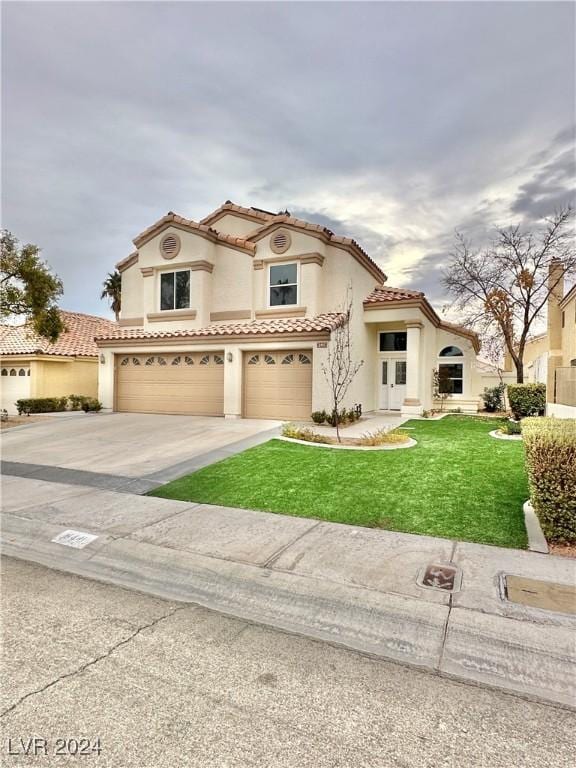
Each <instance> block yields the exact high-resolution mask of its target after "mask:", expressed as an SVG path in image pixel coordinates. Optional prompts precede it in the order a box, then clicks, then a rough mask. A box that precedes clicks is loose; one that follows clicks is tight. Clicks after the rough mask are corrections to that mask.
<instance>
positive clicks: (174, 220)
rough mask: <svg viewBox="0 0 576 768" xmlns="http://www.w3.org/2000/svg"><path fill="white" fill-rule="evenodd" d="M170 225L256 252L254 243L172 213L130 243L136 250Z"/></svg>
mask: <svg viewBox="0 0 576 768" xmlns="http://www.w3.org/2000/svg"><path fill="white" fill-rule="evenodd" d="M170 224H174V225H175V226H177V227H181V228H183V229H189V230H193V231H196V232H199V233H200V234H202V235H204V236H205V237H208V238H209V239H210V240H212V241H214V242H218V241H219V242H222V243H226V244H227V245H232V246H234V247H236V248H241V249H242V250H244V251H248V252H250V253H254V251H255V250H256V246H255V245H254V243H249V242H248V241H247V240H245V239H244V238H243V237H236V236H235V235H224V234H222V233H220V232H217V231H216V230H215V229H212V227H209V226H208V225H207V224H201V223H200V224H199V223H198V222H197V221H192V219H185V218H184V217H183V216H178V214H176V213H173V212H172V211H169V212H168V213H167V214H166V216H162V218H161V219H158V221H156V222H155V223H154V224H152V226H150V227H148V228H147V229H145V230H144V231H143V232H140V234H139V235H138V236H137V237H135V238H134V240H133V241H132V242H133V243H134V245H135V246H136V247H137V248H139V247H140V246H141V245H143V244H144V243H146V242H147V241H148V240H150V239H151V238H152V237H154V236H155V235H156V234H157V233H158V232H159V231H160V230H161V229H163V228H164V227H165V226H166V225H170Z"/></svg>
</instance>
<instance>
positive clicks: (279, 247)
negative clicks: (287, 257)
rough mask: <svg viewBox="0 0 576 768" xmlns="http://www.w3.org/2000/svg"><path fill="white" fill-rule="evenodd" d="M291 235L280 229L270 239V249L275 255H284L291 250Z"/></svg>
mask: <svg viewBox="0 0 576 768" xmlns="http://www.w3.org/2000/svg"><path fill="white" fill-rule="evenodd" d="M290 242H291V241H290V233H289V232H287V231H286V230H285V229H279V230H278V231H277V232H275V233H274V234H273V235H272V238H271V239H270V248H272V250H273V251H274V253H284V251H287V250H288V248H290Z"/></svg>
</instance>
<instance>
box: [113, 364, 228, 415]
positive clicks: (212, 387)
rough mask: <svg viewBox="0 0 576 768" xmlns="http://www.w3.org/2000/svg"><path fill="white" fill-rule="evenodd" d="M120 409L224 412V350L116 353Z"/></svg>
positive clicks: (216, 413) (132, 410)
mask: <svg viewBox="0 0 576 768" xmlns="http://www.w3.org/2000/svg"><path fill="white" fill-rule="evenodd" d="M116 410H117V411H130V412H137V413H138V412H139V413H185V414H190V415H194V416H222V415H223V413H224V353H223V352H210V353H207V352H182V353H177V354H164V355H150V354H147V355H143V354H140V355H117V356H116Z"/></svg>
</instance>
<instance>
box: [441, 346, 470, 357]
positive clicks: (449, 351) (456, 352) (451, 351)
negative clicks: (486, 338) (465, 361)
mask: <svg viewBox="0 0 576 768" xmlns="http://www.w3.org/2000/svg"><path fill="white" fill-rule="evenodd" d="M438 357H464V353H463V352H462V350H461V349H460V347H444V349H443V350H442V351H441V352H440V354H439V355H438Z"/></svg>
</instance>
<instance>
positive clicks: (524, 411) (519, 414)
mask: <svg viewBox="0 0 576 768" xmlns="http://www.w3.org/2000/svg"><path fill="white" fill-rule="evenodd" d="M507 391H508V402H509V403H510V409H511V411H512V413H513V415H514V418H515V419H523V418H525V417H526V416H543V415H544V411H545V409H546V384H508V390H507Z"/></svg>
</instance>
